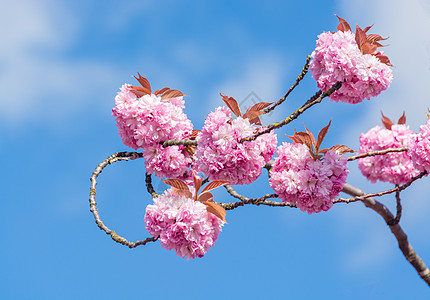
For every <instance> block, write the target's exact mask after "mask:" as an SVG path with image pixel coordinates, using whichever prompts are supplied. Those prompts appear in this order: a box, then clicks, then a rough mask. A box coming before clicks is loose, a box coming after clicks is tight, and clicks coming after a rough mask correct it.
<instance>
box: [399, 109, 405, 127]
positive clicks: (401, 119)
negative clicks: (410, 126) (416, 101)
mask: <svg viewBox="0 0 430 300" xmlns="http://www.w3.org/2000/svg"><path fill="white" fill-rule="evenodd" d="M397 124H400V125H404V124H406V115H405V112H403V115H402V116H401V117H400V119H399V120H398V121H397Z"/></svg>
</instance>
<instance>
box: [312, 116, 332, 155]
mask: <svg viewBox="0 0 430 300" xmlns="http://www.w3.org/2000/svg"><path fill="white" fill-rule="evenodd" d="M330 125H331V120H330V122H328V125H327V126H326V127H324V128H323V129H321V130H320V132H319V133H318V140H317V146H316V147H315V150H316V151H317V152H318V149H319V148H320V146H321V143H322V142H323V140H324V138H325V135H326V134H327V132H328V129H329V128H330Z"/></svg>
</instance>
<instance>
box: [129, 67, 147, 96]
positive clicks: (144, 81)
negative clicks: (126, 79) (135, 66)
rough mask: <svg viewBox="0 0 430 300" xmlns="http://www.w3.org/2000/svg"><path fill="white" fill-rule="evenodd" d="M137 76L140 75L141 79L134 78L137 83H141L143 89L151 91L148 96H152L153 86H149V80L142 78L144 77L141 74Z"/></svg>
mask: <svg viewBox="0 0 430 300" xmlns="http://www.w3.org/2000/svg"><path fill="white" fill-rule="evenodd" d="M137 75H139V77H136V76H133V77H134V78H136V79H137V81H139V83H140V84H141V85H142V87H143V88H145V89H146V90H148V91H149V93H148V94H151V85H150V84H149V81H148V79H146V78H145V77H142V75H140V73H139V72H138V73H137Z"/></svg>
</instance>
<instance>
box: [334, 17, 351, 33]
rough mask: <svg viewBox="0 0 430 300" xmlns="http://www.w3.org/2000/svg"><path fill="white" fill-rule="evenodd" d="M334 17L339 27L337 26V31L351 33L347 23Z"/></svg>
mask: <svg viewBox="0 0 430 300" xmlns="http://www.w3.org/2000/svg"><path fill="white" fill-rule="evenodd" d="M335 16H336V17H337V18H338V19H339V25H337V30H338V31H343V32H345V31H348V30H349V31H351V26H349V24H348V22H347V21H345V20H344V19H342V18H341V17H339V16H338V15H336V14H335Z"/></svg>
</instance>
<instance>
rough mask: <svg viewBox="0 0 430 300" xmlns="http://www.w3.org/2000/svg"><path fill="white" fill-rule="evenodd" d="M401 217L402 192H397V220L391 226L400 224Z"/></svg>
mask: <svg viewBox="0 0 430 300" xmlns="http://www.w3.org/2000/svg"><path fill="white" fill-rule="evenodd" d="M401 217H402V203H401V201H400V192H399V191H397V192H396V218H395V219H394V221H393V223H392V224H389V225H394V224H398V223H399V222H400V218H401Z"/></svg>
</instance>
